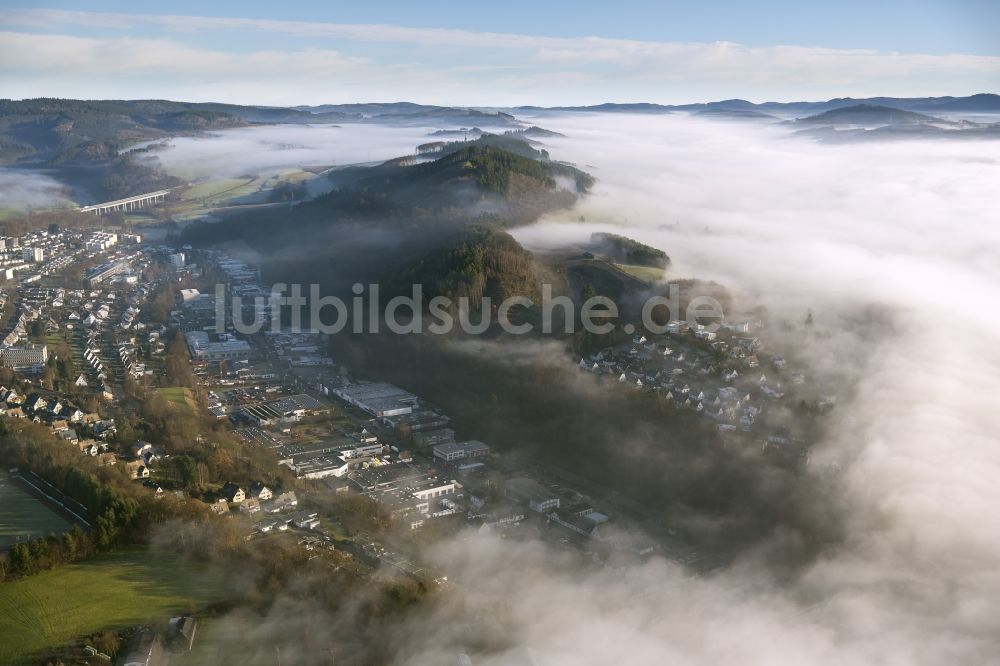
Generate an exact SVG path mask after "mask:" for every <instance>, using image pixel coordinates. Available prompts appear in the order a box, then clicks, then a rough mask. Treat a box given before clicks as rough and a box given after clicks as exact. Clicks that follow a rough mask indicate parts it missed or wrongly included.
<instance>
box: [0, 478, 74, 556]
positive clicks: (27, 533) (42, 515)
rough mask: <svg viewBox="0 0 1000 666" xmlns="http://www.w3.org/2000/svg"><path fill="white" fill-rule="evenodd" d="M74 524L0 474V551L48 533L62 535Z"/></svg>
mask: <svg viewBox="0 0 1000 666" xmlns="http://www.w3.org/2000/svg"><path fill="white" fill-rule="evenodd" d="M71 527H72V524H71V523H70V522H69V521H67V520H65V519H64V518H63V517H62V516H60V515H58V514H56V513H55V512H53V511H52V510H51V509H50V508H49V507H47V506H45V505H44V504H42V503H41V502H40V501H38V500H37V499H35V498H34V497H32V496H31V495H29V494H28V492H27V491H25V490H24V489H23V488H21V487H20V486H18V485H16V484H15V483H14V482H13V481H11V480H10V479H9V478H8V477H7V475H6V474H3V475H0V550H6V549H7V548H9V547H10V545H11V544H13V543H16V542H17V540H18V537H21V540H22V541H23V540H26V539H30V538H33V537H38V536H46V535H48V534H52V533H55V534H61V533H62V532H65V531H67V530H69V529H70V528H71Z"/></svg>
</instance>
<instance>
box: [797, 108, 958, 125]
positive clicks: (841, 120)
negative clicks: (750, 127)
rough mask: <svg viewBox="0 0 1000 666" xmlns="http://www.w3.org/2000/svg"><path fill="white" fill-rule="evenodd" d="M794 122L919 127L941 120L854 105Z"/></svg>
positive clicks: (900, 110)
mask: <svg viewBox="0 0 1000 666" xmlns="http://www.w3.org/2000/svg"><path fill="white" fill-rule="evenodd" d="M796 122H797V123H806V124H813V125H839V124H848V125H867V124H878V125H921V124H928V123H940V122H941V119H940V118H935V117H933V116H928V115H924V114H922V113H916V112H914V111H904V110H902V109H897V108H893V107H890V106H881V105H878V104H855V105H853V106H845V107H841V108H837V109H830V110H829V111H824V112H822V113H818V114H816V115H814V116H808V117H806V118H799V119H798V120H797V121H796Z"/></svg>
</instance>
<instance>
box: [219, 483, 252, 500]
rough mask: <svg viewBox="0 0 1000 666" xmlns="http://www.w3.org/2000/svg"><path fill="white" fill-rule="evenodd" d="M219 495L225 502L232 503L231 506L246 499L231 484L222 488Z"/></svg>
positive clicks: (244, 494) (240, 489)
mask: <svg viewBox="0 0 1000 666" xmlns="http://www.w3.org/2000/svg"><path fill="white" fill-rule="evenodd" d="M219 494H220V495H222V497H224V498H225V499H226V501H227V502H232V503H233V504H240V503H241V502H243V500H245V499H246V493H245V492H243V489H242V488H240V487H239V486H238V485H236V484H235V483H233V482H231V481H230V482H229V483H227V484H226V485H224V486H222V489H221V490H220V491H219Z"/></svg>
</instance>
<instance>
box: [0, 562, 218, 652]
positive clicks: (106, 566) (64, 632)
mask: <svg viewBox="0 0 1000 666" xmlns="http://www.w3.org/2000/svg"><path fill="white" fill-rule="evenodd" d="M223 590H224V583H223V582H222V580H221V577H220V576H219V575H218V572H217V571H209V570H208V568H207V567H206V566H196V565H192V564H191V563H190V562H187V561H185V560H184V559H183V558H181V557H180V556H176V555H165V554H158V555H153V554H150V553H148V552H146V551H142V550H133V551H127V552H122V553H116V554H113V555H106V556H102V557H99V558H94V559H91V560H87V561H85V562H81V563H78V564H70V565H66V566H63V567H60V568H57V569H53V570H51V571H46V572H43V573H40V574H38V575H36V576H31V577H28V578H24V579H22V580H18V581H14V582H9V583H0V663H3V664H11V665H13V664H23V663H31V660H30V657H31V655H33V654H35V653H37V652H38V651H40V650H43V649H45V648H47V647H53V646H60V645H64V644H66V643H68V642H69V641H72V640H74V639H76V638H78V637H81V636H84V635H86V634H88V633H91V632H96V631H98V630H101V629H106V628H114V627H122V626H127V625H131V624H137V623H141V622H144V621H146V620H159V619H163V618H164V617H166V616H167V615H169V614H170V613H175V612H178V611H184V610H187V609H188V608H189V607H190V605H191V604H192V603H194V604H199V605H200V604H205V603H210V602H213V601H218V600H220V599H222V598H223V597H224V592H223Z"/></svg>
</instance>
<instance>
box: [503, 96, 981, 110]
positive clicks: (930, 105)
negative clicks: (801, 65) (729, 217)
mask: <svg viewBox="0 0 1000 666" xmlns="http://www.w3.org/2000/svg"><path fill="white" fill-rule="evenodd" d="M858 104H871V105H875V106H888V107H893V108H896V109H900V110H903V111H913V112H925V113H952V112H954V113H1000V95H997V94H994V93H978V94H975V95H969V96H967V97H867V98H857V99H856V98H852V97H840V98H834V99H829V100H826V101H822V102H761V103H759V104H758V103H754V102H750V101H747V100H745V99H726V100H720V101H716V102H702V103H696V104H654V103H650V102H639V103H634V104H629V103H624V104H623V103H611V102H608V103H604V104H594V105H589V106H553V107H542V106H518V107H514V108H513V109H512V110H513V111H514V112H515V113H516V112H519V111H520V112H525V111H581V112H588V111H589V112H608V113H616V112H617V113H671V112H675V111H691V112H698V111H705V110H710V109H720V110H727V111H759V112H762V113H779V114H784V115H796V114H807V113H808V114H817V113H822V112H824V111H830V110H833V109H838V108H844V107H850V106H856V105H858Z"/></svg>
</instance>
